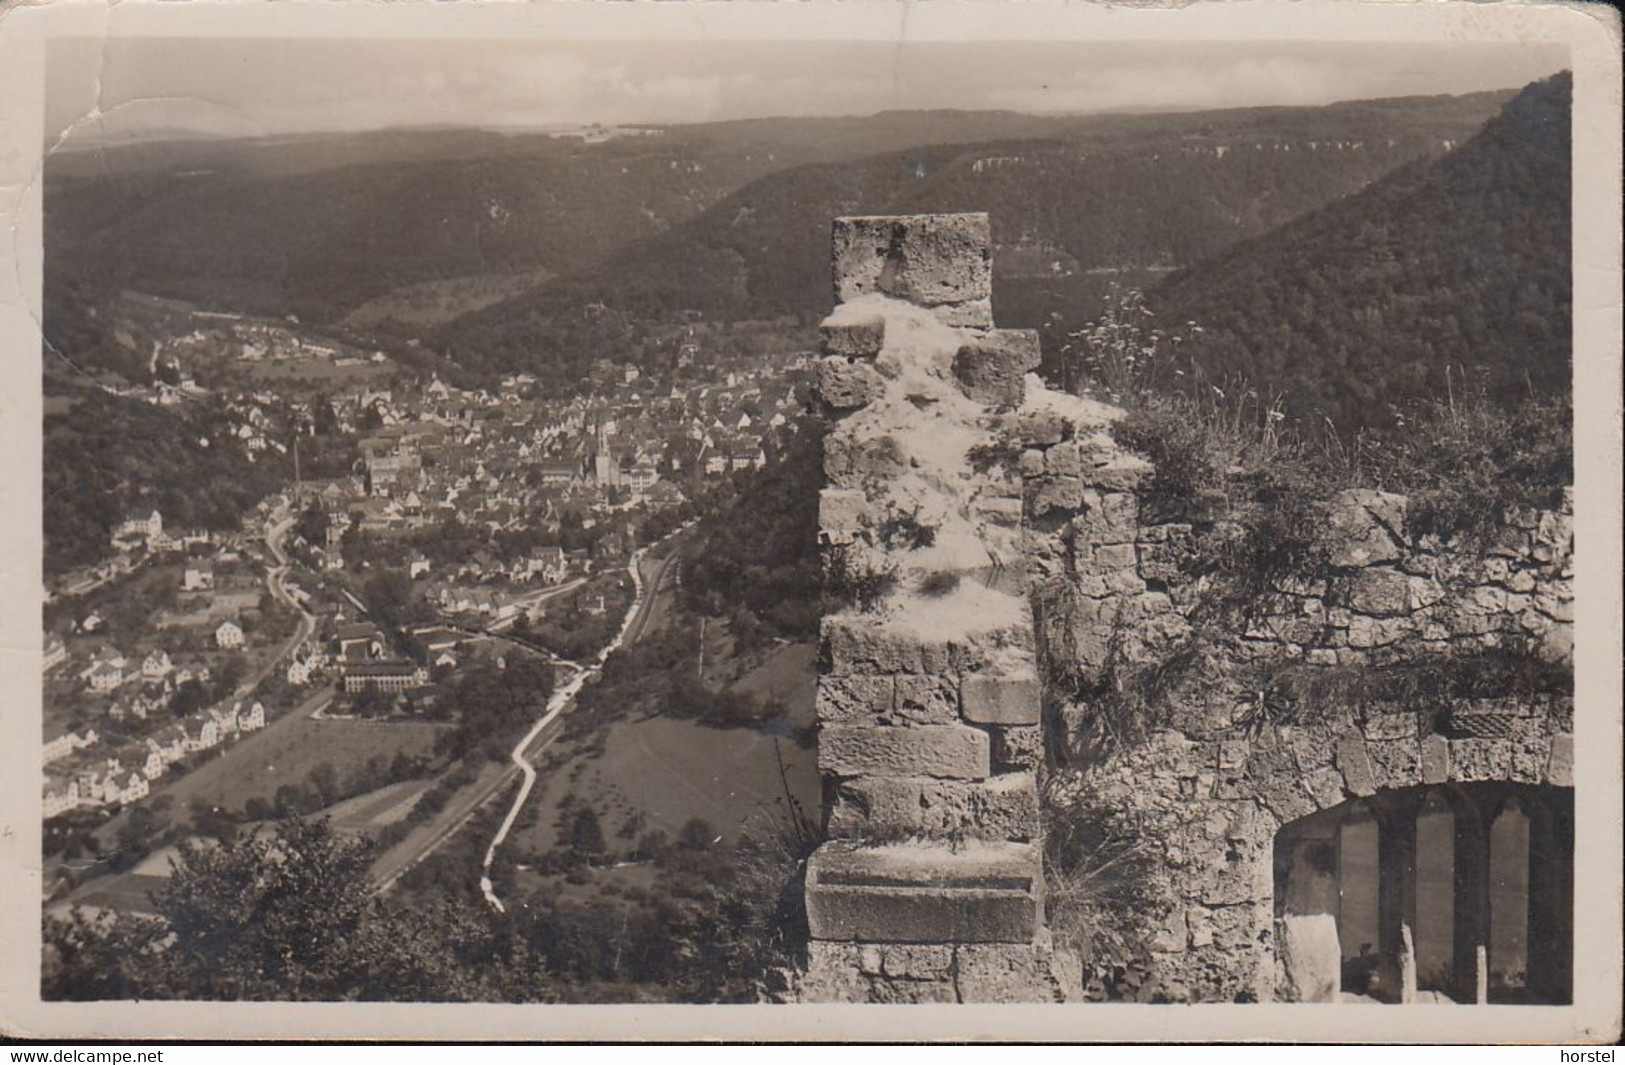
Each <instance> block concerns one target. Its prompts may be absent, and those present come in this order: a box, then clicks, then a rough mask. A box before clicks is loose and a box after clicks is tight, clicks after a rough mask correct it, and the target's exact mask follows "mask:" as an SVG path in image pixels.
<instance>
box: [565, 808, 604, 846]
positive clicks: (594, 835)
mask: <svg viewBox="0 0 1625 1065" xmlns="http://www.w3.org/2000/svg"><path fill="white" fill-rule="evenodd" d="M604 848H605V843H604V826H603V825H601V824H600V823H599V821H598V814H597V813H596V812H595V811H594V810H593V809H592V807H590V806H583V807H582V808H581V809H579V810H577V811H576V813H575V817H574V819H572V821H571V823H570V851H571V853H573V854H577V855H580V856H581V857H583V858H588V859H591V858H596V857H600V856H602V855H603V853H604Z"/></svg>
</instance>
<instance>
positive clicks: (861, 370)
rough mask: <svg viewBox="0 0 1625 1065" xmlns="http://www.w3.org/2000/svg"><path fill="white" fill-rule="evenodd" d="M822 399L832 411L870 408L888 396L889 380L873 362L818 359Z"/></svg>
mask: <svg viewBox="0 0 1625 1065" xmlns="http://www.w3.org/2000/svg"><path fill="white" fill-rule="evenodd" d="M817 387H818V398H819V399H821V400H823V402H824V404H825V406H827V407H829V408H830V409H831V410H836V411H849V410H857V409H858V408H859V407H867V406H868V405H869V404H871V403H873V402H874V401H875V400H877V399H879V398H880V397H881V396H883V395H885V394H886V379H885V378H884V377H881V376H880V371H878V370H876V369H875V368H874V366H873V365H872V364H871V363H867V362H854V361H852V360H851V359H845V358H841V357H840V356H838V355H831V356H827V357H825V358H822V359H819V360H818V386H817Z"/></svg>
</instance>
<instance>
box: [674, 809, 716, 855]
mask: <svg viewBox="0 0 1625 1065" xmlns="http://www.w3.org/2000/svg"><path fill="white" fill-rule="evenodd" d="M716 837H717V832H716V829H714V828H712V827H711V822H709V821H707V820H706V819H705V818H703V817H691V818H689V819H688V821H687V823H685V824H684V825H683V828H682V831H680V832H678V833H677V845H678V846H680V847H683V848H684V849H686V850H696V851H697V850H704V849H705V848H706V847H709V846H710V845H711V844H712V843H713V842H714V841H715V840H716Z"/></svg>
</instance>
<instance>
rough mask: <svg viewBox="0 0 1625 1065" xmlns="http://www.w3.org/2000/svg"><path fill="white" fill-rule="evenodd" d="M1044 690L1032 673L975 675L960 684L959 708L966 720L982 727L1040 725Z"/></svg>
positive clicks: (1035, 674) (966, 677) (967, 677)
mask: <svg viewBox="0 0 1625 1065" xmlns="http://www.w3.org/2000/svg"><path fill="white" fill-rule="evenodd" d="M1042 700H1043V690H1042V687H1041V686H1040V684H1039V682H1038V674H1037V673H1035V672H1033V671H1031V670H1027V671H1023V672H1020V673H1009V674H995V673H971V674H967V675H966V676H965V677H964V678H963V680H961V682H960V686H959V705H960V712H961V713H962V714H964V715H965V720H967V721H974V722H976V723H977V724H982V725H1036V724H1038V722H1039V719H1040V717H1041V704H1042Z"/></svg>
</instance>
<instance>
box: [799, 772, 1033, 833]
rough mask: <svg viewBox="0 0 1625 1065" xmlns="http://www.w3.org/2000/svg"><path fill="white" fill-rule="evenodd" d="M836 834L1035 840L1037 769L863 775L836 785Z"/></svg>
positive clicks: (832, 826) (832, 812) (832, 823)
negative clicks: (974, 777) (961, 776)
mask: <svg viewBox="0 0 1625 1065" xmlns="http://www.w3.org/2000/svg"><path fill="white" fill-rule="evenodd" d="M827 827H828V831H829V835H830V838H832V839H853V840H858V839H869V840H875V839H897V838H900V837H907V836H917V837H922V838H926V839H950V838H952V839H983V840H1016V841H1024V840H1031V839H1034V838H1036V837H1037V835H1038V831H1039V814H1038V787H1037V783H1036V780H1035V778H1034V776H1033V774H1032V773H1030V772H1028V773H1002V774H1000V775H998V776H995V777H990V778H988V779H987V780H983V781H962V780H937V779H934V778H932V777H858V778H856V779H853V780H844V781H842V782H841V784H840V786H839V787H838V788H837V789H836V794H835V803H834V805H833V806H832V807H831V809H830V815H829V824H828V826H827Z"/></svg>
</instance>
